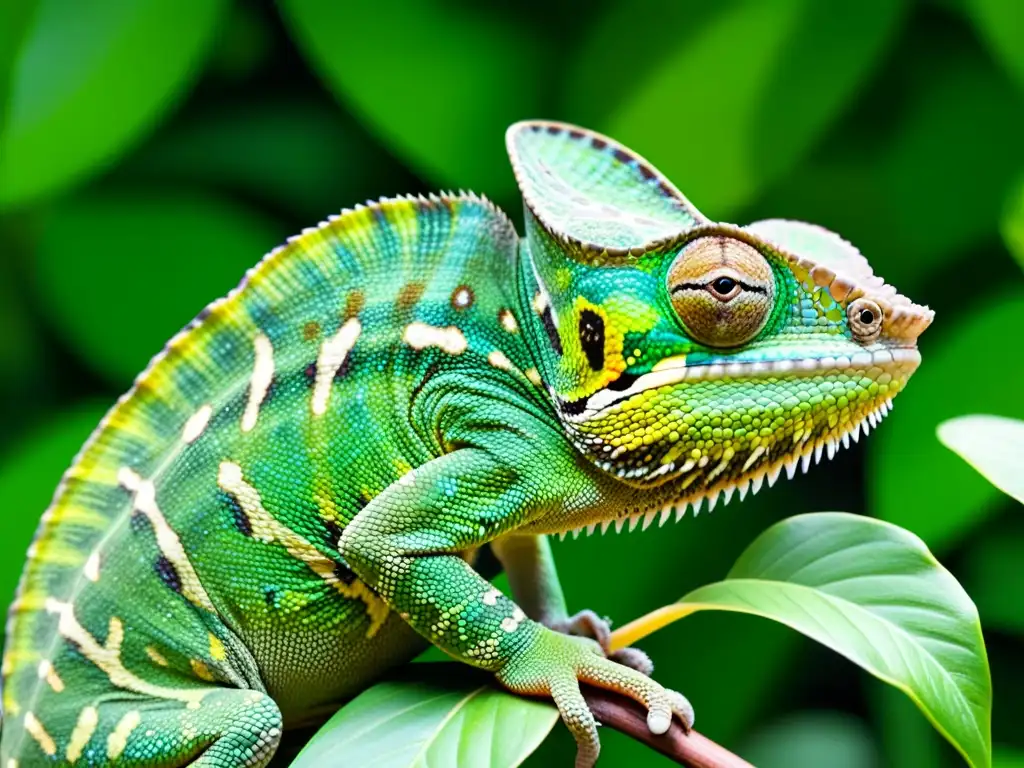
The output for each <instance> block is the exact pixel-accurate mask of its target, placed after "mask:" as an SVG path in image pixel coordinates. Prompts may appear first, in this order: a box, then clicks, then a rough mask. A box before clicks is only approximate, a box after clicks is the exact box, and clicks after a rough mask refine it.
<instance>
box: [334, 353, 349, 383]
mask: <svg viewBox="0 0 1024 768" xmlns="http://www.w3.org/2000/svg"><path fill="white" fill-rule="evenodd" d="M351 368H352V355H351V353H350V354H347V355H345V359H344V360H342V361H341V365H339V366H338V370H336V371H335V372H334V380H335V381H339V380H341V379H343V378H345V376H346V375H348V372H349V370H351Z"/></svg>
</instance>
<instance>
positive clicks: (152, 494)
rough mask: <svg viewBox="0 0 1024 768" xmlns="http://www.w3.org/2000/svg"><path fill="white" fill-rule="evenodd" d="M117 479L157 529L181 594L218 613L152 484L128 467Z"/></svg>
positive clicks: (192, 601) (160, 546)
mask: <svg viewBox="0 0 1024 768" xmlns="http://www.w3.org/2000/svg"><path fill="white" fill-rule="evenodd" d="M117 480H118V482H119V483H120V484H121V486H122V487H123V488H125V489H126V490H128V491H131V492H132V493H134V494H135V503H134V507H135V510H136V511H137V512H141V513H142V514H143V515H145V516H146V517H147V518H148V519H149V522H150V523H151V524H152V526H153V531H154V533H155V534H156V545H157V547H158V548H159V550H160V552H161V554H163V556H164V557H166V558H167V560H168V561H169V562H170V563H171V565H173V566H174V568H175V570H176V571H177V572H178V577H179V578H180V579H181V594H182V595H184V597H185V599H187V600H188V601H189V602H190V603H192V604H193V605H196V606H198V607H200V608H205V609H206V610H207V611H209V612H210V613H216V609H214V607H213V603H212V602H211V601H210V596H209V595H208V594H206V590H205V589H204V588H203V585H202V583H201V582H200V581H199V575H198V574H197V573H196V571H195V569H194V568H193V567H192V563H191V561H190V560H189V559H188V555H187V554H185V548H184V547H183V546H182V545H181V539H179V538H178V534H176V533H175V532H174V530H173V529H172V528H171V526H170V525H168V524H167V520H166V519H165V518H164V516H163V513H162V512H161V511H160V508H159V507H158V506H157V503H156V488H155V487H154V485H153V483H152V481H150V480H143V479H142V478H141V477H139V475H138V474H137V473H136V472H134V471H133V470H131V469H129V468H128V467H122V468H121V471H120V472H118V473H117Z"/></svg>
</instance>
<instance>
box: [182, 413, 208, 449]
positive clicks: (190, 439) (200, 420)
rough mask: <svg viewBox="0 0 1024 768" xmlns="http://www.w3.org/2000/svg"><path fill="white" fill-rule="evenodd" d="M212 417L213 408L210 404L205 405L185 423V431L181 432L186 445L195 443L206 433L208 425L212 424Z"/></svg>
mask: <svg viewBox="0 0 1024 768" xmlns="http://www.w3.org/2000/svg"><path fill="white" fill-rule="evenodd" d="M212 415H213V408H211V407H210V405H209V404H207V405H204V406H203V407H202V408H200V409H199V410H198V411H196V412H195V413H193V414H192V415H191V416H190V417H189V419H188V421H186V422H185V427H184V429H182V430H181V439H182V440H184V441H185V442H186V443H194V442H195V441H196V440H198V439H199V436H200V435H202V434H203V432H205V431H206V425H207V424H209V423H210V416H212Z"/></svg>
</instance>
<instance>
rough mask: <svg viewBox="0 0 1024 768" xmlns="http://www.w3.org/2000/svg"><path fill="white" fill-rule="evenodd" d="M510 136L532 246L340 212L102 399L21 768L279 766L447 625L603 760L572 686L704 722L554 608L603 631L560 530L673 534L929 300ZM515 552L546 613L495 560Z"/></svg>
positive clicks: (389, 206) (808, 435)
mask: <svg viewBox="0 0 1024 768" xmlns="http://www.w3.org/2000/svg"><path fill="white" fill-rule="evenodd" d="M509 145H510V151H511V153H512V158H513V165H514V168H515V171H516V175H517V178H518V179H519V182H520V186H521V188H522V191H523V195H524V199H525V200H526V204H527V213H526V237H525V238H524V239H522V240H520V239H519V238H518V237H517V235H516V232H515V230H514V228H513V226H512V224H511V223H510V222H509V221H508V219H507V218H506V217H505V216H504V215H503V214H502V213H500V212H499V211H498V210H497V209H496V208H494V207H493V206H492V205H491V204H489V203H487V202H486V201H484V200H481V199H479V198H476V197H473V196H459V197H443V198H430V199H429V200H426V199H422V198H421V199H411V198H410V199H397V200H392V201H385V202H382V203H380V204H377V205H372V206H370V207H366V208H358V209H356V210H355V211H349V212H345V213H343V214H342V215H341V216H339V217H337V218H335V219H333V220H332V221H330V222H328V223H326V224H324V225H322V226H321V227H319V228H318V229H316V230H310V231H307V232H305V233H303V234H302V235H301V236H298V237H297V238H294V239H292V240H291V241H290V242H289V244H287V245H285V246H284V247H282V248H280V249H278V250H277V251H275V252H274V253H273V254H271V255H270V256H269V257H268V258H267V259H265V260H264V261H263V262H262V263H261V264H260V265H259V266H258V267H256V268H255V269H254V270H253V271H252V272H251V273H250V275H249V276H248V277H247V279H246V281H245V282H243V285H242V286H241V287H240V288H239V289H238V290H237V291H236V292H234V293H233V294H231V295H230V296H229V297H228V298H226V299H224V300H222V301H220V302H217V303H215V304H213V305H211V307H210V308H209V309H208V310H207V311H205V312H204V313H203V314H202V315H200V317H199V318H198V319H197V320H196V321H195V322H194V323H193V324H192V325H191V326H189V328H187V329H186V330H185V331H183V332H182V333H181V334H179V335H178V336H177V337H175V339H173V340H172V341H171V342H170V343H169V345H168V347H167V348H166V349H165V351H164V352H163V353H162V354H161V355H160V356H158V358H157V359H156V360H154V362H153V363H152V364H151V366H150V367H149V369H148V370H147V371H146V372H145V373H144V374H142V376H141V377H140V378H139V380H138V381H137V382H136V386H135V387H134V389H133V390H132V391H131V392H130V393H129V394H128V395H127V396H126V397H125V398H123V399H122V400H121V402H119V403H118V405H117V406H115V408H114V409H113V410H112V411H111V413H110V414H109V415H108V416H107V417H106V419H105V420H104V422H103V424H101V426H100V428H99V429H98V430H97V432H96V434H95V435H94V436H93V438H92V439H91V440H90V441H89V443H88V444H87V445H86V447H85V448H84V449H83V451H82V453H81V454H80V455H79V457H78V459H77V460H76V462H75V464H74V465H73V466H72V468H71V469H70V470H69V471H68V473H67V474H66V476H65V478H64V481H63V483H62V485H61V487H60V489H58V492H57V495H56V497H55V499H54V502H53V504H52V506H51V507H50V509H49V510H48V512H47V513H46V515H45V517H44V520H43V523H42V525H41V528H40V531H39V534H38V536H37V538H36V541H35V543H34V544H33V546H32V549H31V551H30V553H29V562H28V564H27V566H26V570H25V575H24V577H23V580H22V584H21V586H20V589H19V593H18V595H17V598H16V600H15V602H14V604H13V606H12V609H11V614H10V623H9V625H8V633H7V640H6V650H5V655H4V662H3V678H4V691H3V708H4V721H3V732H2V741H0V756H2V763H0V768H27V767H28V766H33V765H43V764H50V763H63V762H67V763H73V764H76V765H105V764H107V763H108V762H110V761H114V760H118V761H119V762H118V764H119V765H147V766H149V765H154V766H155V765H161V766H176V765H182V764H185V763H188V762H190V761H192V760H196V759H197V758H198V760H197V764H202V765H208V766H217V767H218V768H223V767H226V766H235V765H263V764H265V762H266V761H268V760H269V759H270V757H271V755H272V753H273V750H274V748H275V746H276V744H277V741H278V739H279V737H280V733H281V728H282V727H283V725H287V724H291V723H299V722H303V721H306V720H310V719H313V718H316V717H318V716H322V715H323V714H324V713H325V712H327V711H329V710H330V708H331V707H333V706H337V703H338V702H340V701H342V700H344V699H345V698H347V697H351V696H352V695H354V694H355V693H356V692H358V691H359V690H360V689H362V688H364V687H365V686H367V685H368V684H369V683H370V682H371V681H372V680H373V679H374V678H375V677H377V676H379V675H380V674H381V673H382V672H383V671H384V670H386V669H387V668H389V667H391V666H393V665H394V664H396V663H399V662H401V661H404V660H407V659H409V658H411V657H412V656H413V655H415V654H416V653H417V652H418V651H419V650H421V649H422V647H424V646H425V645H426V643H427V641H429V642H432V643H434V644H435V645H437V646H439V647H441V648H443V649H444V650H446V651H447V652H449V653H450V654H452V655H453V656H455V657H456V658H459V659H461V660H464V661H466V662H469V663H472V664H475V665H477V666H480V667H483V668H486V669H490V670H493V671H494V672H496V673H497V676H498V679H499V680H500V681H501V682H502V683H504V684H505V685H506V686H508V687H510V688H511V689H513V690H517V691H523V692H530V693H537V694H550V695H552V696H553V697H554V698H555V701H556V703H557V704H558V706H559V709H560V710H561V712H562V715H563V717H564V718H565V720H566V722H567V724H568V725H569V726H570V728H571V729H572V730H573V732H574V734H575V735H576V737H577V739H578V740H579V742H580V746H581V751H580V762H581V763H583V764H588V763H589V762H592V761H593V759H595V758H596V755H597V738H596V729H595V728H594V724H593V718H592V717H591V715H590V713H589V711H588V710H587V709H586V706H585V704H584V702H583V699H582V697H581V696H580V694H579V691H578V686H577V680H588V681H591V682H595V683H598V684H602V685H605V686H607V687H612V688H615V689H618V690H620V691H622V692H624V693H628V694H629V695H632V696H634V697H636V698H638V699H640V700H641V701H643V702H644V703H645V704H647V705H648V707H649V711H650V716H649V721H648V722H649V724H650V727H651V729H652V730H654V731H655V732H660V731H663V730H664V729H665V728H667V727H668V724H669V719H670V716H671V713H673V712H674V713H675V714H676V715H678V716H679V717H681V718H683V719H684V720H689V719H690V718H691V717H692V713H691V712H690V710H689V707H688V705H687V704H686V702H685V700H684V699H682V697H680V696H679V695H678V694H674V693H672V692H667V691H665V689H662V688H661V687H660V686H658V685H657V684H656V683H654V682H653V681H651V680H650V679H649V678H647V677H646V676H644V675H642V674H640V673H639V672H637V671H635V670H633V669H630V668H628V667H627V666H623V665H620V664H617V663H615V662H613V661H610V660H606V659H604V658H603V655H602V653H601V650H600V648H599V646H598V645H596V644H594V643H593V642H592V641H589V640H583V639H580V638H577V637H570V636H568V635H567V634H563V633H559V632H555V631H552V630H551V629H548V628H547V627H545V626H544V625H547V626H548V627H555V628H559V629H562V630H568V629H572V630H576V631H578V632H586V631H587V630H588V628H589V631H590V632H591V633H592V634H595V635H596V636H597V637H598V639H603V633H604V632H605V631H606V629H605V628H604V627H602V626H601V625H600V623H599V622H594V621H593V620H592V617H588V616H586V615H583V616H581V617H580V618H579V619H578V620H576V621H573V620H570V619H567V617H566V615H565V610H564V605H563V601H562V598H561V593H560V590H559V588H558V585H557V580H556V578H555V575H554V569H553V566H552V564H551V561H550V553H549V551H548V549H547V544H546V540H545V538H544V536H542V535H539V534H545V533H552V532H563V531H566V530H570V529H576V528H579V527H588V528H589V529H590V530H593V527H594V526H596V525H597V524H607V523H609V522H615V524H616V525H617V527H618V526H621V525H622V524H623V522H624V521H627V520H628V521H629V523H630V525H631V526H633V525H635V524H636V522H637V521H638V520H641V519H643V520H644V521H645V527H646V525H648V524H650V522H651V521H652V520H654V519H656V518H658V519H660V522H664V521H665V520H666V519H667V518H668V517H669V516H670V515H671V514H672V512H673V509H675V510H677V511H678V513H677V516H681V514H682V512H683V510H685V508H686V506H687V504H686V502H690V503H691V504H693V506H694V508H695V509H697V508H699V505H700V503H701V501H702V500H704V499H707V500H708V501H709V502H710V503H712V504H713V502H714V501H715V500H716V499H717V498H718V495H719V492H724V493H725V494H726V496H727V497H728V496H731V494H732V492H733V491H734V490H737V489H738V490H739V492H740V494H741V495H742V494H744V493H746V492H747V490H748V489H750V488H751V487H753V489H754V490H756V489H757V488H759V487H760V485H761V483H762V481H763V480H764V479H765V478H767V479H768V480H769V483H770V482H773V481H774V478H776V477H777V476H778V474H779V471H780V469H782V468H783V467H784V466H789V467H790V468H793V467H795V466H796V464H797V462H798V461H799V460H800V459H801V458H804V457H806V458H805V459H804V460H805V463H806V462H809V460H810V457H811V456H812V455H813V454H814V453H815V452H817V454H818V456H820V455H821V452H822V451H823V450H826V449H827V450H828V451H829V453H830V454H831V453H832V451H833V450H834V448H835V446H836V445H837V444H838V443H839V441H840V440H841V439H842V440H845V439H847V438H846V436H848V435H851V434H852V435H853V436H854V437H855V436H856V435H857V434H858V432H859V430H860V427H861V424H862V422H864V421H865V420H867V419H870V421H871V423H872V424H873V423H874V419H875V416H876V415H877V414H878V413H880V412H884V411H885V410H886V407H887V406H886V404H887V402H888V401H889V400H890V399H891V397H892V396H893V395H894V394H895V393H896V392H897V391H899V390H900V389H901V388H902V386H903V384H904V383H905V382H906V379H907V377H908V376H909V375H910V374H911V372H912V371H913V370H914V368H915V367H916V366H917V363H918V360H919V357H918V355H917V352H916V348H915V345H916V338H917V336H918V334H920V332H921V331H922V330H924V328H925V327H926V326H927V325H928V323H929V322H930V320H931V313H930V312H929V311H928V310H926V309H924V308H921V307H917V306H915V305H913V304H911V303H910V302H909V301H908V300H906V299H904V298H903V297H902V296H899V295H897V294H896V293H895V291H893V290H892V289H891V288H889V287H888V286H885V285H884V284H883V283H882V282H881V281H880V280H878V279H877V278H874V277H872V276H871V272H870V269H869V268H868V267H867V263H866V262H865V261H864V260H863V258H862V257H860V255H859V254H857V253H856V251H855V250H854V249H853V248H852V247H851V246H849V245H848V244H846V243H844V242H843V241H841V240H839V239H838V238H837V237H835V236H833V235H831V234H830V233H827V232H825V231H824V230H820V229H817V228H813V227H810V226H809V225H802V224H797V223H793V222H762V223H760V224H758V225H754V226H753V227H750V228H747V229H739V228H736V227H730V226H726V225H717V224H713V223H711V222H709V221H708V220H706V219H705V218H704V217H703V216H701V214H699V213H698V212H697V211H696V210H695V209H694V208H693V207H692V206H691V205H690V204H689V203H688V202H687V201H686V200H685V198H683V197H682V196H681V195H680V194H679V193H678V192H677V191H676V190H675V188H674V187H672V186H671V184H669V183H668V182H667V181H665V180H664V179H662V178H661V177H660V176H659V175H658V174H657V173H656V172H655V171H654V170H653V169H651V168H650V167H649V166H648V165H646V163H644V162H643V161H642V160H641V159H639V158H637V157H636V156H634V155H631V154H629V153H628V151H626V150H624V149H623V148H621V147H619V146H618V145H616V144H614V143H613V142H611V141H610V140H606V139H604V138H602V137H598V136H596V135H594V134H589V133H586V132H583V131H580V130H578V129H571V128H569V127H565V126H557V125H551V124H544V123H527V124H519V125H517V126H514V127H513V128H512V129H511V130H510V133H509ZM680 254H682V255H680ZM872 312H874V313H875V315H874V316H872ZM486 543H490V544H491V545H492V546H493V548H494V550H495V552H496V553H497V554H498V556H499V558H500V559H501V560H502V562H503V563H504V565H505V567H506V569H507V570H508V571H509V575H510V580H511V584H512V587H513V591H514V593H515V595H514V597H515V598H516V601H517V602H513V601H512V600H511V599H509V598H508V597H506V596H504V595H502V594H501V593H499V592H498V591H496V590H494V589H493V588H492V587H491V586H490V585H489V584H488V583H487V582H486V581H485V580H484V579H482V578H481V577H480V576H479V575H477V574H476V572H475V571H474V570H473V569H472V566H471V563H472V561H473V557H474V554H475V552H476V550H477V549H478V548H479V547H480V546H482V545H484V544H486ZM535 620H536V621H535Z"/></svg>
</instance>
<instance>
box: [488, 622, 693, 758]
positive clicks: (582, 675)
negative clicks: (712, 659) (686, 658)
mask: <svg viewBox="0 0 1024 768" xmlns="http://www.w3.org/2000/svg"><path fill="white" fill-rule="evenodd" d="M497 677H498V680H499V682H501V683H502V685H504V686H505V687H506V688H508V689H509V690H512V691H515V692H516V693H525V694H532V695H549V696H551V698H553V699H554V701H555V706H557V707H558V711H559V713H560V714H561V716H562V720H563V721H564V722H565V724H566V726H567V727H568V728H569V731H570V732H571V733H572V735H573V737H574V738H575V739H576V744H577V747H578V751H577V753H576V766H577V768H589V767H590V766H592V765H593V764H594V762H595V761H596V760H597V756H598V753H599V752H600V751H601V744H600V741H599V739H598V736H597V723H596V721H595V720H594V715H593V713H591V711H590V708H589V707H588V706H587V703H586V701H585V700H584V698H583V694H582V693H581V692H580V685H579V684H580V683H581V682H583V683H590V684H591V685H594V686H597V687H599V688H605V689H607V690H610V691H614V692H616V693H621V694H622V695H624V696H628V697H630V698H631V699H635V700H636V701H638V702H640V703H641V704H643V705H644V706H645V707H647V727H648V728H649V729H650V731H651V733H654V734H661V733H665V732H666V731H667V730H668V729H669V726H670V725H671V724H672V716H673V715H675V716H676V717H677V718H679V720H680V722H682V724H683V726H684V727H685V728H686V729H687V730H689V729H690V727H691V726H692V725H693V707H691V706H690V703H689V702H688V701H687V700H686V699H685V698H684V697H683V696H682V695H681V694H679V693H676V692H675V691H670V690H668V689H666V688H663V687H661V686H660V685H658V684H657V683H656V682H654V681H653V680H651V678H649V677H647V676H645V675H643V674H642V673H640V672H638V671H637V670H635V669H632V668H630V667H627V666H623V665H622V664H618V663H616V662H614V661H611V660H610V659H607V658H605V656H604V651H603V650H602V648H601V646H600V644H599V643H597V642H596V641H594V640H591V639H589V638H581V637H573V636H571V635H563V634H557V633H555V632H551V631H547V630H541V632H540V633H539V634H538V635H537V638H536V640H535V642H533V643H532V644H531V645H530V647H529V648H528V649H526V650H524V651H522V652H521V653H519V654H518V655H517V656H515V657H514V658H513V659H512V660H511V661H509V662H508V663H507V664H505V666H504V667H503V668H502V669H501V670H500V671H499V672H498V674H497Z"/></svg>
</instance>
